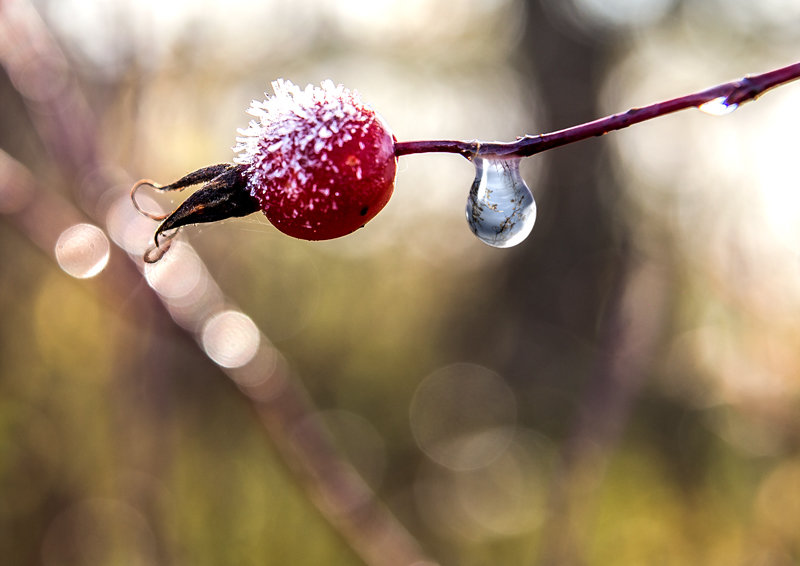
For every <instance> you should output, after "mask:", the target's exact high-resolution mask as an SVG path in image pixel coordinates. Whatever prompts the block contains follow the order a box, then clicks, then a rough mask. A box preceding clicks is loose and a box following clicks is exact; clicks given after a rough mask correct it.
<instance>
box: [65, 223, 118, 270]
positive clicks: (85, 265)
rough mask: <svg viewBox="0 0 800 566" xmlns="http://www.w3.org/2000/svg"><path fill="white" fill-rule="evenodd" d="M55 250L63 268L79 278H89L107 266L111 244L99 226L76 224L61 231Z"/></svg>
mask: <svg viewBox="0 0 800 566" xmlns="http://www.w3.org/2000/svg"><path fill="white" fill-rule="evenodd" d="M55 251H56V261H58V265H59V267H61V269H63V270H64V271H65V272H67V273H69V274H70V275H72V276H73V277H77V278H78V279H87V278H89V277H94V276H95V275H97V274H98V273H100V272H101V271H103V269H104V268H105V267H106V265H107V264H108V258H109V254H110V252H111V246H110V244H109V242H108V238H107V237H106V235H105V233H104V232H103V231H102V230H101V229H100V228H98V227H97V226H93V225H91V224H76V225H74V226H70V227H69V228H67V229H66V230H64V231H63V232H62V233H61V235H60V236H59V237H58V241H57V242H56V250H55Z"/></svg>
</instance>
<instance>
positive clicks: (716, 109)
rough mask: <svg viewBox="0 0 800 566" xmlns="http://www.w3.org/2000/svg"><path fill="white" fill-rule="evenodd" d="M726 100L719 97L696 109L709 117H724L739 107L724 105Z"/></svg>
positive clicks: (723, 97)
mask: <svg viewBox="0 0 800 566" xmlns="http://www.w3.org/2000/svg"><path fill="white" fill-rule="evenodd" d="M727 99H728V98H727V97H726V96H720V97H719V98H715V99H714V100H709V101H708V102H706V103H705V104H701V105H700V106H698V107H697V109H698V110H700V111H701V112H705V113H706V114H708V115H710V116H725V115H726V114H730V113H731V112H733V111H734V110H736V109H737V108H738V107H739V105H738V104H726V103H725V101H726V100H727Z"/></svg>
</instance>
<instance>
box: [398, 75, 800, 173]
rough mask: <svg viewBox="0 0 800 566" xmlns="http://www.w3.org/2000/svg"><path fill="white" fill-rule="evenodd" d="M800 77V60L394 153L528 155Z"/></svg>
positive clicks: (752, 94) (409, 145)
mask: <svg viewBox="0 0 800 566" xmlns="http://www.w3.org/2000/svg"><path fill="white" fill-rule="evenodd" d="M798 78H800V62H798V63H794V64H792V65H788V66H786V67H781V68H780V69H775V70H773V71H768V72H766V73H762V74H760V75H752V76H748V77H744V78H742V79H739V80H735V81H731V82H728V83H724V84H720V85H717V86H714V87H711V88H708V89H706V90H703V91H700V92H696V93H693V94H687V95H685V96H679V97H678V98H671V99H669V100H664V101H661V102H656V103H654V104H650V105H648V106H642V107H637V108H631V109H630V110H627V111H625V112H620V113H618V114H612V115H610V116H606V117H605V118H599V119H597V120H593V121H592V122H586V123H585V124H579V125H577V126H572V127H570V128H566V129H563V130H558V131H555V132H550V133H548V134H539V135H536V136H530V135H528V136H524V137H522V138H519V139H518V140H516V141H513V142H482V141H477V140H473V141H457V140H422V141H410V142H398V143H396V144H395V146H394V147H395V155H397V156H398V157H400V156H402V155H410V154H413V153H458V154H460V155H463V156H464V157H466V158H467V159H471V158H472V157H475V156H486V157H488V156H498V157H528V156H531V155H535V154H537V153H541V152H542V151H546V150H548V149H553V148H555V147H560V146H562V145H567V144H570V143H574V142H577V141H581V140H585V139H587V138H591V137H596V136H602V135H605V134H607V133H608V132H613V131H614V130H621V129H623V128H627V127H628V126H632V125H634V124H638V123H639V122H644V121H646V120H652V119H653V118H658V117H659V116H665V115H667V114H671V113H673V112H677V111H679V110H685V109H687V108H699V107H700V106H702V105H703V104H705V103H707V102H711V101H714V100H719V101H720V104H721V105H723V106H727V107H729V108H731V109H733V108H735V107H736V106H740V105H742V104H744V103H745V102H747V101H749V100H755V99H756V98H758V97H759V96H760V95H762V94H763V93H764V92H766V91H768V90H769V89H771V88H774V87H776V86H779V85H782V84H786V83H788V82H791V81H794V80H797V79H798Z"/></svg>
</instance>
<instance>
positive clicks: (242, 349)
mask: <svg viewBox="0 0 800 566" xmlns="http://www.w3.org/2000/svg"><path fill="white" fill-rule="evenodd" d="M201 341H202V343H203V350H204V351H205V353H206V355H208V357H209V358H211V359H212V360H213V361H214V362H215V363H216V364H218V365H220V366H222V367H225V368H238V367H241V366H243V365H245V364H246V363H247V362H249V361H250V360H251V359H253V356H255V355H256V353H257V352H258V346H259V344H260V343H261V333H260V332H259V330H258V327H257V326H256V325H255V323H254V322H253V320H252V319H251V318H250V317H249V316H247V315H246V314H244V313H242V312H238V311H232V310H228V311H223V312H221V313H218V314H215V315H214V316H212V317H211V318H210V319H209V320H208V322H206V324H205V325H204V326H203V331H202V333H201Z"/></svg>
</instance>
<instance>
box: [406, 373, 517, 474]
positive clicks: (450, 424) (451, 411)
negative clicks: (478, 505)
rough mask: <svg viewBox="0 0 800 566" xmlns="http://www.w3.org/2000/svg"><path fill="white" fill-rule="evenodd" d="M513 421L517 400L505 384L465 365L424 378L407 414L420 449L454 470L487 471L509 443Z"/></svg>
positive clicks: (495, 374)
mask: <svg viewBox="0 0 800 566" xmlns="http://www.w3.org/2000/svg"><path fill="white" fill-rule="evenodd" d="M516 417H517V404H516V399H515V397H514V394H513V392H512V391H511V389H510V388H509V387H508V385H506V383H505V382H504V381H503V379H502V378H501V377H500V376H499V375H498V374H497V373H495V372H493V371H491V370H489V369H487V368H485V367H482V366H479V365H475V364H468V363H457V364H453V365H450V366H446V367H444V368H441V369H439V370H437V371H435V372H434V373H432V374H431V375H429V376H428V377H426V378H425V379H424V380H423V381H422V383H421V384H420V385H419V387H418V388H417V390H416V392H415V393H414V397H413V399H412V400H411V406H410V410H409V419H410V423H411V430H412V432H413V434H414V438H415V440H416V441H417V444H418V445H419V447H420V449H421V450H422V451H423V452H425V454H426V455H427V456H428V457H429V458H431V459H432V460H434V461H435V462H437V463H439V464H441V465H442V466H445V467H447V468H450V469H454V470H469V469H475V468H480V467H483V466H487V465H489V464H490V463H491V462H492V461H494V460H495V459H496V458H497V457H499V456H500V454H502V453H503V451H505V450H506V448H507V447H508V445H509V444H510V442H511V440H512V439H513V436H514V427H515V425H516Z"/></svg>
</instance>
